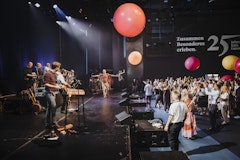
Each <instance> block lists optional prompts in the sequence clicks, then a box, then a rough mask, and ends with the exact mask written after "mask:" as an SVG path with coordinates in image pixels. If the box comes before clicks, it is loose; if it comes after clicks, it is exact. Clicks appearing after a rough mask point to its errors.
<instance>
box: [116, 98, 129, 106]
mask: <svg viewBox="0 0 240 160" xmlns="http://www.w3.org/2000/svg"><path fill="white" fill-rule="evenodd" d="M128 103H129V99H128V98H124V99H122V100H121V101H120V102H118V104H119V105H120V106H127V105H128Z"/></svg>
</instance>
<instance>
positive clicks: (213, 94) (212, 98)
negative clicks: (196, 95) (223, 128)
mask: <svg viewBox="0 0 240 160" xmlns="http://www.w3.org/2000/svg"><path fill="white" fill-rule="evenodd" d="M208 86H209V87H207V86H206V85H205V86H204V87H205V93H206V95H208V116H209V121H210V126H211V127H209V128H207V130H208V131H217V130H218V129H219V128H218V127H219V125H218V124H217V110H218V108H217V99H218V97H219V95H220V87H221V86H220V85H219V84H217V83H211V85H208ZM210 87H213V88H210Z"/></svg>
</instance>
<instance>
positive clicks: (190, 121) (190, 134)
mask: <svg viewBox="0 0 240 160" xmlns="http://www.w3.org/2000/svg"><path fill="white" fill-rule="evenodd" d="M195 99H196V97H195V96H194V97H193V98H192V99H191V98H190V95H189V91H188V90H187V89H183V90H182V92H181V100H182V101H183V102H184V103H185V104H186V106H187V116H186V119H185V121H184V125H183V128H182V136H183V137H185V138H188V139H194V135H196V134H197V126H196V117H195V115H193V113H192V109H193V107H194V102H195Z"/></svg>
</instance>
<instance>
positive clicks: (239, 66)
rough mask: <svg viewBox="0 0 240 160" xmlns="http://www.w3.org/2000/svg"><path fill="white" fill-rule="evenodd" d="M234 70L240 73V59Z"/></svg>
mask: <svg viewBox="0 0 240 160" xmlns="http://www.w3.org/2000/svg"><path fill="white" fill-rule="evenodd" d="M234 70H235V71H236V72H237V73H240V58H238V59H237V60H236V62H235V64H234Z"/></svg>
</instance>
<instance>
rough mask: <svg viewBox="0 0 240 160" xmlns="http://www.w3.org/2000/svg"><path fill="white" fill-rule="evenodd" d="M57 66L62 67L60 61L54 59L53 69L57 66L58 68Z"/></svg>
mask: <svg viewBox="0 0 240 160" xmlns="http://www.w3.org/2000/svg"><path fill="white" fill-rule="evenodd" d="M57 67H59V68H60V67H61V63H60V62H57V61H54V62H53V63H52V69H55V68H57Z"/></svg>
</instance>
